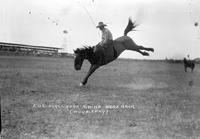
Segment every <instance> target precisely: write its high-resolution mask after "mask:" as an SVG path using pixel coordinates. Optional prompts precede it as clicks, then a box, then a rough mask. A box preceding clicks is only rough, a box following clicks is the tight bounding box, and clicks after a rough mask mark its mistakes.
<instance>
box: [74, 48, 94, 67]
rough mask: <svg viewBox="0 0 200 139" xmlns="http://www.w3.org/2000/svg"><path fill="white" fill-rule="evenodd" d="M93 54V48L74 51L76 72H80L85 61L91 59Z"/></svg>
mask: <svg viewBox="0 0 200 139" xmlns="http://www.w3.org/2000/svg"><path fill="white" fill-rule="evenodd" d="M92 53H93V49H92V47H84V48H77V49H76V50H74V54H75V60H74V68H75V70H80V69H81V67H82V64H83V61H84V59H89V58H90V57H91V54H92Z"/></svg>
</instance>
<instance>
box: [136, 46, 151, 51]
mask: <svg viewBox="0 0 200 139" xmlns="http://www.w3.org/2000/svg"><path fill="white" fill-rule="evenodd" d="M138 48H139V49H140V50H146V51H151V52H154V49H153V48H148V47H144V46H141V45H139V46H138Z"/></svg>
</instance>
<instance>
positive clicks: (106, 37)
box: [97, 22, 113, 49]
mask: <svg viewBox="0 0 200 139" xmlns="http://www.w3.org/2000/svg"><path fill="white" fill-rule="evenodd" d="M105 26H107V25H106V24H104V23H103V22H99V24H98V26H97V28H99V29H100V31H101V33H102V40H101V42H100V43H99V44H98V45H100V46H102V47H103V48H104V49H106V48H107V47H109V45H111V44H112V43H113V37H112V33H111V32H110V30H109V29H107V28H105Z"/></svg>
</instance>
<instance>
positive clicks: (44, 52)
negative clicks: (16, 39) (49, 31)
mask: <svg viewBox="0 0 200 139" xmlns="http://www.w3.org/2000/svg"><path fill="white" fill-rule="evenodd" d="M60 49H62V48H57V47H46V46H35V45H27V44H17V43H6V42H0V55H12V54H14V55H33V56H58V54H59V53H58V50H60Z"/></svg>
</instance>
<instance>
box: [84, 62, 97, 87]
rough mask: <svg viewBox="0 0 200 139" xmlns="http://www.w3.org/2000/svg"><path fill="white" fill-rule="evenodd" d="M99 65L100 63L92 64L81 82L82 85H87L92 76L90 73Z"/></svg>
mask: <svg viewBox="0 0 200 139" xmlns="http://www.w3.org/2000/svg"><path fill="white" fill-rule="evenodd" d="M98 68H99V66H98V65H91V67H90V69H89V71H88V73H87V75H86V76H85V78H84V79H83V81H82V82H81V83H80V86H83V85H86V83H87V80H88V78H89V77H90V75H91V74H92V73H93V72H94V71H95V70H96V69H98Z"/></svg>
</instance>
